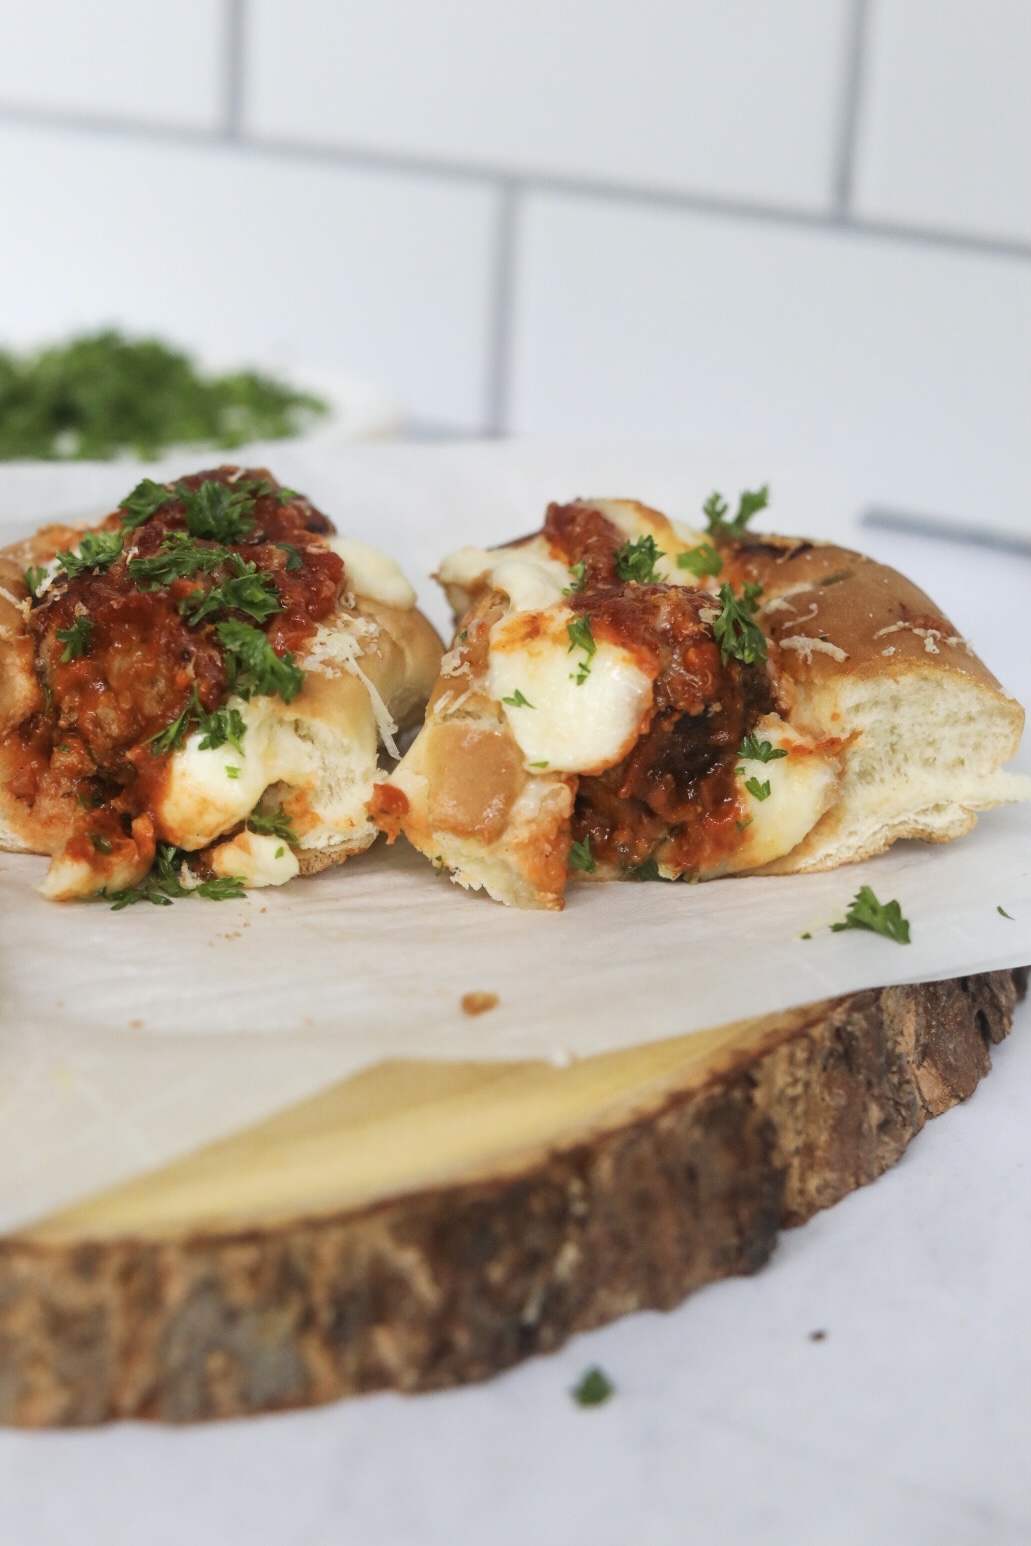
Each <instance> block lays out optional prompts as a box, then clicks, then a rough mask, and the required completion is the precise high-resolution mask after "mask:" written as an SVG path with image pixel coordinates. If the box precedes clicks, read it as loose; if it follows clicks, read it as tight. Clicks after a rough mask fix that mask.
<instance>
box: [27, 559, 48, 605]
mask: <svg viewBox="0 0 1031 1546" xmlns="http://www.w3.org/2000/svg"><path fill="white" fill-rule="evenodd" d="M46 577H47V567H46V565H45V564H30V565H29V567H28V568H27V569H26V571H25V573H24V574H23V575H22V579H23V580H24V581H25V589H26V590H27V591H28V593H29V595H30V596H31V597H32V598H33V600H35V598H36V592H37V591H38V590H39V587H40V586H41V585H42V584H43V581H44V580H45V579H46Z"/></svg>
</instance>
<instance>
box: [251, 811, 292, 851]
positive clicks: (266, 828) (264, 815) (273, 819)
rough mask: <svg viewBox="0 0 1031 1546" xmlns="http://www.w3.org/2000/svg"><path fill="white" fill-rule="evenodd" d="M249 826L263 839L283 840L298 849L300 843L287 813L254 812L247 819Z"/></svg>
mask: <svg viewBox="0 0 1031 1546" xmlns="http://www.w3.org/2000/svg"><path fill="white" fill-rule="evenodd" d="M247 825H248V826H249V827H250V829H251V831H252V832H257V833H259V834H260V835H261V836H262V837H279V838H282V840H283V842H284V843H289V844H290V846H291V847H292V848H296V847H297V845H298V843H299V842H300V838H299V837H298V836H297V833H296V832H295V831H294V829H293V824H292V822H291V820H290V818H289V816H288V815H287V814H286V812H285V811H267V812H262V811H259V810H253V811H251V814H250V815H249V816H248V817H247Z"/></svg>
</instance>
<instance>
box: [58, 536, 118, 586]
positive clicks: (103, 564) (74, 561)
mask: <svg viewBox="0 0 1031 1546" xmlns="http://www.w3.org/2000/svg"><path fill="white" fill-rule="evenodd" d="M121 551H122V533H121V532H120V531H87V532H84V533H83V537H82V541H81V542H80V543H79V547H78V551H77V552H74V553H73V552H68V551H66V552H63V553H58V554H57V555H56V557H57V562H58V563H59V564H60V565H61V568H62V569H63V570H64V572H65V574H67V576H68V578H69V579H70V580H74V579H75V577H76V575H80V574H85V573H86V571H87V569H106V568H107V567H108V565H109V564H113V563H114V561H115V559H116V558H117V557H118V555H119V553H120V552H121Z"/></svg>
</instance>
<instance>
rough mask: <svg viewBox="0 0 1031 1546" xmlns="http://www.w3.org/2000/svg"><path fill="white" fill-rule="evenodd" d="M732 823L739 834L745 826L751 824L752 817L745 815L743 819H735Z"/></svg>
mask: <svg viewBox="0 0 1031 1546" xmlns="http://www.w3.org/2000/svg"><path fill="white" fill-rule="evenodd" d="M734 825H735V827H736V828H737V830H738V833H739V834H740V833H742V832H744V830H745V828H746V827H750V826H751V825H752V818H751V816H746V817H745V819H744V821H735V823H734Z"/></svg>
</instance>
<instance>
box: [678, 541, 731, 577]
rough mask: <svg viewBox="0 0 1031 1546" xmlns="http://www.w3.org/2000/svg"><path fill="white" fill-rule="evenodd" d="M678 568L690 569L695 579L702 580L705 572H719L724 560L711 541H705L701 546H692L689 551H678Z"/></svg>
mask: <svg viewBox="0 0 1031 1546" xmlns="http://www.w3.org/2000/svg"><path fill="white" fill-rule="evenodd" d="M677 568H678V569H688V570H690V572H691V573H692V574H693V575H694V577H695V579H696V580H700V579H701V578H702V575H704V574H719V572H720V570H721V569H722V568H723V560H722V558H721V557H720V555H719V554H718V553H717V551H716V549H715V548H714V547H713V545H712V543H711V542H703V543H702V545H701V547H697V548H691V550H690V552H688V553H678V554H677Z"/></svg>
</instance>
